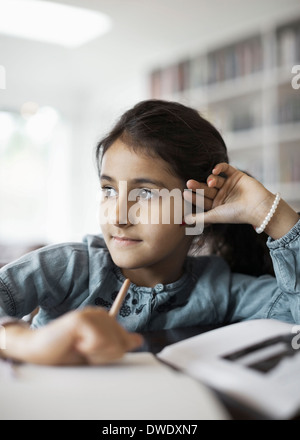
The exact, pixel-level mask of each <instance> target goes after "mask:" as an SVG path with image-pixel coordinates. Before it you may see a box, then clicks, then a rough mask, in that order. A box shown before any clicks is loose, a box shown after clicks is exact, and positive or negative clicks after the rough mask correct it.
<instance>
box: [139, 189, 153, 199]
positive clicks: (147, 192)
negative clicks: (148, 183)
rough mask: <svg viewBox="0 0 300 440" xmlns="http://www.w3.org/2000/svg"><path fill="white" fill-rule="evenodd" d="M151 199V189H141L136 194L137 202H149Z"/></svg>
mask: <svg viewBox="0 0 300 440" xmlns="http://www.w3.org/2000/svg"><path fill="white" fill-rule="evenodd" d="M151 198H152V191H151V189H146V188H143V189H141V190H140V191H139V192H138V195H137V200H150V199H151Z"/></svg>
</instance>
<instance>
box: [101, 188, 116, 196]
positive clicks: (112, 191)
mask: <svg viewBox="0 0 300 440" xmlns="http://www.w3.org/2000/svg"><path fill="white" fill-rule="evenodd" d="M101 191H102V194H103V197H106V198H109V197H115V196H116V195H117V191H116V190H115V189H114V188H112V187H111V186H104V187H103V188H101Z"/></svg>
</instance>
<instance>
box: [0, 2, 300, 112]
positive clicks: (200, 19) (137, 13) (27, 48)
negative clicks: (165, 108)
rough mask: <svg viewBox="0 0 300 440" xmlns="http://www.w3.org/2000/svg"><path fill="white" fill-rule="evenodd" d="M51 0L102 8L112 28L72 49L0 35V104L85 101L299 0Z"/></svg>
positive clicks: (279, 14) (299, 5) (298, 5)
mask: <svg viewBox="0 0 300 440" xmlns="http://www.w3.org/2000/svg"><path fill="white" fill-rule="evenodd" d="M0 1H1V0H0ZM56 2H57V3H65V4H70V5H77V6H84V7H87V8H91V9H96V10H100V11H102V12H105V13H107V14H108V15H109V16H110V17H111V19H112V21H113V28H112V30H111V31H110V32H109V33H108V34H106V35H105V36H103V37H100V38H99V39H97V40H94V41H92V42H91V43H89V44H87V45H85V46H83V47H81V48H78V49H64V48H61V47H58V46H55V45H50V44H45V43H38V42H33V41H29V40H27V41H26V40H21V39H18V38H12V37H6V36H4V35H0V65H3V66H4V67H5V69H6V73H7V89H6V90H5V91H1V94H0V107H2V108H3V107H13V106H18V105H19V104H20V103H22V102H24V101H25V100H34V99H35V98H37V100H39V101H40V102H41V101H44V102H45V103H49V104H51V103H52V104H53V105H57V106H59V103H63V102H70V97H75V96H76V97H77V99H86V98H87V97H88V96H93V94H95V93H97V94H100V95H101V93H106V94H107V93H108V92H109V90H110V88H112V87H113V84H116V83H117V82H119V83H120V82H122V79H123V78H128V77H129V76H132V75H137V74H140V73H145V72H147V70H149V69H151V67H153V66H155V65H156V64H158V63H160V62H167V61H168V60H169V59H172V57H174V56H176V55H178V56H180V54H185V53H186V52H189V51H191V50H196V49H197V48H200V47H206V45H208V44H212V43H213V42H214V41H220V39H221V40H222V39H223V38H224V36H226V38H230V36H231V35H235V34H236V33H239V32H242V31H245V30H247V29H248V28H249V29H250V28H253V26H258V27H259V26H261V25H262V23H263V26H265V25H266V22H268V20H269V21H270V22H272V20H273V19H274V18H275V19H279V18H284V17H285V16H286V15H291V14H293V11H295V10H296V9H297V10H298V11H299V10H300V2H299V0H85V1H81V0H56ZM16 13H17V11H16ZM67 31H68V24H67V23H66V32H67ZM53 32H55V29H53Z"/></svg>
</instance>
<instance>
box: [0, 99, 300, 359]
mask: <svg viewBox="0 0 300 440" xmlns="http://www.w3.org/2000/svg"><path fill="white" fill-rule="evenodd" d="M96 158H97V164H98V169H99V178H100V183H101V191H102V202H101V207H102V214H103V211H106V212H107V213H108V214H107V216H106V221H105V222H104V221H103V223H102V225H101V228H102V234H103V235H99V236H87V237H86V238H85V240H84V242H83V243H67V244H60V245H51V246H46V247H44V248H42V249H40V250H37V251H34V252H32V253H29V254H27V255H25V256H24V257H22V258H21V259H19V260H17V261H16V262H13V263H11V264H8V265H6V266H5V267H4V268H3V269H2V270H1V271H0V316H2V317H3V318H2V322H1V323H2V331H3V332H5V347H2V348H5V349H2V350H0V351H1V353H2V356H3V357H7V358H12V359H15V360H19V361H25V362H33V363H40V364H80V363H89V364H101V363H107V362H111V361H113V360H115V359H118V358H120V357H121V356H122V355H123V354H124V353H125V352H126V351H128V350H132V349H135V348H137V347H138V346H139V345H140V344H142V337H141V336H140V335H139V334H138V332H142V331H146V330H155V329H167V328H176V327H184V326H191V325H196V324H199V325H200V324H203V325H204V324H213V325H222V324H227V323H232V322H236V321H241V320H246V319H254V318H274V319H279V320H283V321H288V322H292V323H293V322H295V323H300V302H299V298H300V265H299V261H300V259H299V249H300V247H299V246H300V240H299V231H300V221H299V216H298V214H297V213H296V212H295V211H294V210H293V209H292V208H291V207H290V206H289V205H288V204H287V203H285V202H284V201H283V200H282V199H280V196H279V194H277V195H276V196H275V195H274V194H272V193H271V192H270V191H268V190H267V189H266V188H265V187H264V186H263V185H262V184H260V183H259V182H258V181H257V180H255V179H254V178H252V177H251V176H249V175H248V174H246V173H243V172H242V171H239V170H237V169H235V168H233V167H232V166H230V165H229V164H228V157H227V151H226V146H225V144H224V141H223V139H222V137H221V135H220V134H219V133H218V131H217V130H216V129H215V128H214V127H213V126H212V125H211V124H210V123H209V122H208V121H206V120H205V119H203V118H202V117H201V116H200V115H199V114H198V112H197V111H195V110H193V109H191V108H188V107H186V106H184V105H182V104H178V103H175V102H167V101H160V100H148V101H143V102H141V103H139V104H137V105H136V106H134V107H133V108H132V109H130V110H128V111H127V112H126V113H125V114H124V115H123V116H122V117H121V118H120V120H119V121H118V122H117V124H116V125H115V127H114V128H113V129H112V131H111V132H110V133H109V134H108V136H106V137H105V138H104V139H102V140H101V142H99V144H98V146H97V149H96ZM124 183H125V184H124ZM186 188H188V189H190V190H193V191H194V192H190V191H184V190H185V189H186ZM163 189H164V190H167V192H168V193H170V192H172V191H173V190H180V191H181V194H183V197H184V199H185V200H186V202H189V203H192V204H194V205H195V204H196V203H198V202H197V200H196V194H195V192H196V190H201V189H202V190H204V200H202V201H201V202H203V203H204V212H203V213H201V212H199V213H197V214H196V216H194V221H196V223H197V222H198V223H200V222H202V221H203V222H204V226H205V229H204V233H203V234H201V235H200V236H199V237H195V236H193V235H189V234H187V228H188V227H187V225H186V223H190V221H188V220H190V219H184V218H183V215H184V213H182V212H183V209H182V206H181V207H180V208H178V207H176V206H175V204H174V203H173V204H171V205H170V220H171V221H170V222H169V224H168V223H167V222H163V221H162V216H161V208H162V200H159V203H154V201H155V197H156V195H157V192H156V191H157V190H163ZM131 191H135V195H136V198H135V200H133V199H132V198H130V197H129V194H130V193H131ZM156 201H157V200H156ZM133 204H135V208H136V207H137V206H138V207H139V221H134V220H132V218H129V217H130V216H129V211H130V209H127V208H131V207H132V206H133ZM124 208H126V209H124ZM145 208H147V209H145ZM178 209H180V210H181V211H180V215H181V217H182V221H181V222H179V223H178V222H176V221H175V216H176V215H177V214H178ZM156 211H157V212H156ZM124 212H125V213H127V214H125V215H124ZM136 212H137V211H136ZM152 214H158V219H159V221H158V222H151V218H152V217H151V215H152ZM101 217H102V220H103V219H104V216H103V215H102V216H101ZM226 224H228V225H230V227H229V226H226ZM237 224H240V225H241V226H240V227H241V228H242V229H240V230H238V228H239V225H237ZM191 227H192V226H191ZM232 228H237V231H235V230H234V229H232ZM254 228H255V229H254ZM264 233H266V234H267V235H268V240H267V244H266V243H265V241H263V240H261V237H262V236H263V234H264ZM234 237H237V238H238V242H236V243H235V242H234ZM247 237H248V238H247ZM249 237H250V238H249ZM257 239H259V240H260V241H258V240H257ZM204 245H206V247H205V249H207V246H209V249H210V252H211V253H214V254H218V255H198V256H196V255H195V249H197V246H198V248H199V246H202V249H203V246H204ZM266 248H268V252H269V254H270V255H271V258H272V261H273V268H274V271H275V275H276V277H274V276H272V275H270V274H269V273H270V272H271V269H270V266H269V261H270V258H269V257H268V258H266V256H265V254H264V250H265V249H266ZM238 249H242V252H241V251H240V250H238ZM253 252H255V255H254V258H253V255H252V253H253ZM255 260H257V262H258V264H256V265H255V264H254V265H253V264H252V262H253V261H255ZM240 263H241V264H240ZM125 278H129V279H130V280H131V285H130V288H129V290H128V293H127V296H126V298H125V300H124V303H123V305H122V307H121V309H120V312H119V315H118V317H117V320H116V319H114V318H112V317H111V316H109V315H108V313H107V312H108V310H109V309H110V307H111V305H112V303H113V301H114V298H115V296H116V294H117V292H118V291H119V289H120V287H121V285H122V283H123V281H124V279H125ZM36 307H38V308H39V312H38V314H37V315H36V316H35V317H34V319H33V322H32V326H31V328H29V327H27V325H26V324H25V323H24V321H22V320H20V318H22V317H23V316H24V315H27V314H29V313H30V312H32V311H33V310H34V309H35V308H36ZM18 319H19V320H18ZM135 332H137V333H135Z"/></svg>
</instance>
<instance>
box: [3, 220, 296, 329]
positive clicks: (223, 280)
mask: <svg viewBox="0 0 300 440" xmlns="http://www.w3.org/2000/svg"><path fill="white" fill-rule="evenodd" d="M267 244H268V247H269V249H270V253H271V257H272V260H273V264H274V269H275V273H276V278H274V277H272V276H270V275H264V276H260V277H253V276H249V275H243V274H238V273H232V272H231V271H230V269H229V266H228V265H227V263H226V262H225V261H224V260H223V259H222V258H221V257H217V256H200V257H187V259H186V262H185V271H184V275H183V276H182V277H181V278H180V279H179V280H178V281H176V282H174V283H171V284H166V285H164V284H157V285H156V286H155V287H153V288H150V287H141V286H137V285H135V284H133V283H132V284H131V285H130V288H129V290H128V293H127V296H126V298H125V300H124V303H123V305H122V307H121V309H120V312H119V315H118V317H117V319H118V321H119V322H120V323H121V324H122V325H123V326H124V327H125V328H127V329H128V330H130V331H147V330H157V329H167V328H175V327H185V326H191V325H197V324H203V325H206V324H207V325H210V324H212V325H222V324H225V323H226V324H227V323H231V322H237V321H242V320H247V319H256V318H273V319H279V320H283V321H287V322H291V323H297V324H299V323H300V220H299V222H298V223H297V224H296V225H295V226H294V227H293V228H292V229H291V230H290V231H289V232H288V233H287V234H286V235H285V236H284V237H281V238H280V239H278V240H272V239H271V238H269V239H268V242H267ZM123 281H124V276H123V275H122V272H121V270H120V269H119V268H118V267H116V265H115V264H114V263H113V261H112V259H111V257H110V254H109V252H108V250H107V248H106V246H105V242H104V240H103V238H102V237H101V236H100V235H99V236H94V235H88V236H86V237H85V239H84V240H83V242H82V243H64V244H58V245H50V246H46V247H44V248H41V249H39V250H36V251H33V252H31V253H29V254H27V255H25V256H24V257H22V258H20V259H18V260H17V261H15V262H13V263H10V264H8V265H6V266H4V267H3V268H2V269H1V270H0V317H2V316H6V315H10V316H15V317H19V318H21V317H23V316H25V315H27V314H29V313H30V312H32V311H33V310H34V309H35V308H36V307H37V306H39V313H38V314H37V315H36V316H35V318H34V321H33V327H39V326H42V325H44V324H46V323H48V322H49V321H50V320H52V319H55V318H57V317H59V316H61V315H62V314H64V313H66V312H67V311H70V310H73V309H78V308H83V307H85V306H88V305H89V306H100V307H104V308H106V309H110V307H111V305H112V303H113V301H114V299H115V297H116V295H117V293H118V291H119V289H120V287H121V285H122V283H123Z"/></svg>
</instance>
